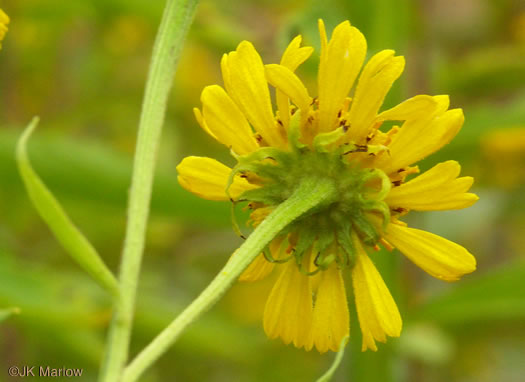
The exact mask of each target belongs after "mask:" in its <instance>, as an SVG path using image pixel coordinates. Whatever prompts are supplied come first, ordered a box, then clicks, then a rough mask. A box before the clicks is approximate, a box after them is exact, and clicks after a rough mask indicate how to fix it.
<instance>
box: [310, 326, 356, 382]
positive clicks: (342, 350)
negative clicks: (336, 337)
mask: <svg viewBox="0 0 525 382" xmlns="http://www.w3.org/2000/svg"><path fill="white" fill-rule="evenodd" d="M348 338H349V337H348V336H346V337H345V338H343V340H342V341H341V345H340V346H339V351H338V352H337V355H336V356H335V358H334V362H333V363H332V366H330V369H328V370H327V371H326V373H324V374H323V375H322V376H321V377H320V378H319V379H318V380H317V382H328V381H330V379H332V377H333V376H334V373H335V371H336V370H337V368H338V367H339V364H340V363H341V361H342V360H343V355H344V354H345V346H346V344H347V342H348Z"/></svg>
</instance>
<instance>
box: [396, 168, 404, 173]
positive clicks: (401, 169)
mask: <svg viewBox="0 0 525 382" xmlns="http://www.w3.org/2000/svg"><path fill="white" fill-rule="evenodd" d="M403 171H405V169H404V168H400V169H399V170H397V172H399V173H402V172H403Z"/></svg>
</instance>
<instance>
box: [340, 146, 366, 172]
mask: <svg viewBox="0 0 525 382" xmlns="http://www.w3.org/2000/svg"><path fill="white" fill-rule="evenodd" d="M355 147H356V148H355V149H353V150H350V151H347V152H345V153H343V155H347V154H352V153H366V152H367V151H368V146H367V145H355ZM371 171H373V170H371Z"/></svg>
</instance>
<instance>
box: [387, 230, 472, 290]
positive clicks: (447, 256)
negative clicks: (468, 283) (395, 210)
mask: <svg viewBox="0 0 525 382" xmlns="http://www.w3.org/2000/svg"><path fill="white" fill-rule="evenodd" d="M383 236H384V238H385V239H386V240H388V242H390V243H391V244H392V245H393V246H395V247H397V249H399V250H400V251H401V252H403V254H404V255H405V256H406V257H408V258H409V259H410V261H412V262H413V263H414V264H416V265H417V266H418V267H420V268H421V269H423V270H424V271H425V272H427V273H428V274H430V275H432V276H434V277H436V278H438V279H441V280H445V281H455V280H458V279H459V278H460V277H461V276H463V275H464V274H467V273H470V272H473V271H475V270H476V259H475V258H474V256H472V255H471V254H470V253H469V252H468V251H467V250H466V249H465V248H463V247H462V246H460V245H458V244H456V243H454V242H452V241H450V240H447V239H444V238H442V237H440V236H438V235H434V234H432V233H430V232H426V231H421V230H418V229H414V228H409V227H404V226H401V225H398V224H389V225H388V227H387V231H386V232H385V233H384V234H383Z"/></svg>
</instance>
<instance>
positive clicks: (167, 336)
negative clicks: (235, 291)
mask: <svg viewBox="0 0 525 382" xmlns="http://www.w3.org/2000/svg"><path fill="white" fill-rule="evenodd" d="M335 192H336V190H335V186H334V184H333V183H332V182H331V181H330V180H318V179H305V180H304V181H303V182H302V183H301V184H300V185H299V186H298V188H297V189H296V191H295V192H294V193H293V194H292V196H290V198H288V199H287V200H286V201H284V202H283V203H282V204H280V205H279V206H278V207H277V208H276V209H275V210H274V211H273V212H272V213H271V214H270V215H268V217H267V218H266V219H265V220H264V221H263V222H262V223H261V224H260V225H259V226H258V227H257V228H256V229H255V231H254V232H253V233H252V234H251V235H250V236H249V237H248V239H247V240H246V241H245V242H244V243H243V244H242V245H241V247H240V248H239V249H238V250H237V251H235V253H234V254H233V256H232V257H231V258H230V260H229V261H228V263H226V265H225V266H224V268H223V269H222V270H221V271H220V272H219V274H218V275H217V276H216V277H215V278H214V279H213V281H212V282H211V283H210V284H209V285H208V286H207V287H206V289H204V291H202V293H201V294H200V295H199V296H198V297H197V298H196V299H195V300H194V301H193V302H192V303H191V304H190V305H189V306H188V307H187V308H186V309H185V310H184V311H183V312H182V313H181V314H180V315H179V316H178V317H177V318H176V319H175V320H174V321H173V322H172V323H171V324H170V325H169V326H168V327H166V329H164V330H163V331H162V332H161V333H160V334H159V335H158V336H157V337H156V338H155V339H154V340H153V341H152V342H151V343H150V344H149V345H148V346H147V347H146V348H145V349H144V350H143V351H142V352H141V353H140V354H139V355H138V356H137V357H136V358H135V359H134V360H133V361H132V362H131V363H130V364H129V366H128V367H126V369H125V370H124V375H123V378H122V382H134V381H136V380H137V379H138V378H139V377H140V375H141V374H142V373H143V372H144V371H145V370H146V369H147V368H148V367H150V366H151V365H152V364H153V363H154V362H155V361H156V360H157V359H158V358H159V357H160V356H161V355H162V354H164V353H165V352H166V351H167V350H168V349H169V347H170V346H171V345H173V344H174V343H175V341H176V340H177V338H179V336H180V335H181V333H182V332H183V331H184V329H186V327H187V326H188V325H189V324H191V323H192V322H193V321H195V320H196V319H197V318H198V317H199V316H200V315H201V314H202V313H204V312H205V311H206V310H207V309H209V308H210V307H211V306H213V305H214V304H215V303H216V302H217V301H218V300H219V299H220V298H221V297H222V295H223V294H224V293H225V292H226V291H227V290H228V289H229V288H230V287H231V286H232V284H233V283H234V282H235V281H236V280H237V278H238V277H239V275H240V274H241V273H242V271H243V270H244V269H245V268H246V267H247V266H248V265H249V264H250V263H251V262H252V261H253V260H254V259H255V257H256V256H257V255H259V254H260V253H261V252H262V250H263V249H264V248H265V247H266V245H267V244H268V243H270V242H271V241H272V240H273V239H274V237H275V236H276V235H277V234H278V233H279V232H280V231H281V230H282V229H283V228H285V227H286V226H287V225H288V224H290V223H291V222H293V221H294V220H295V219H296V218H298V217H299V216H301V215H302V214H304V213H305V212H307V211H309V210H310V209H312V208H313V207H315V206H318V205H319V204H321V203H323V202H326V201H327V200H331V199H333V198H334V195H335Z"/></svg>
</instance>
